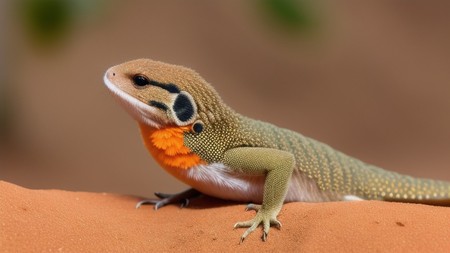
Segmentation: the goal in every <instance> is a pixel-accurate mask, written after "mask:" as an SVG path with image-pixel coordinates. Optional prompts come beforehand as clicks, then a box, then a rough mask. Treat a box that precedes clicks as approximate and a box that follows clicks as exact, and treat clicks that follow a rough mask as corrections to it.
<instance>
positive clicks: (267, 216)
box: [234, 204, 281, 243]
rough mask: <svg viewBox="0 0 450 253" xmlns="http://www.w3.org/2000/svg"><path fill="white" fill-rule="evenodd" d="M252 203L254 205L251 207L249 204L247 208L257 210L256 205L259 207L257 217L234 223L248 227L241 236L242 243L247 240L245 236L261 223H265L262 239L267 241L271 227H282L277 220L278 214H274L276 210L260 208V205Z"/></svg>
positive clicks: (238, 226) (240, 226)
mask: <svg viewBox="0 0 450 253" xmlns="http://www.w3.org/2000/svg"><path fill="white" fill-rule="evenodd" d="M250 205H252V206H251V207H250V208H249V206H247V209H252V210H255V207H256V208H258V212H257V213H256V216H255V218H253V219H251V220H248V221H243V222H238V223H236V224H235V225H234V228H248V229H247V230H246V231H245V232H244V234H243V235H242V236H241V241H240V243H242V242H243V241H244V240H245V238H246V237H247V236H248V235H249V234H250V233H251V232H253V231H254V230H255V229H256V228H257V227H258V226H259V225H261V224H262V225H263V235H262V237H261V239H262V240H263V241H266V240H267V235H268V234H269V229H270V227H271V226H274V227H276V228H278V229H280V228H281V223H280V222H279V221H278V220H277V218H276V215H274V212H270V211H266V210H264V209H262V208H260V206H259V205H253V204H250Z"/></svg>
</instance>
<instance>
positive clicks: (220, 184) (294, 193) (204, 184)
mask: <svg viewBox="0 0 450 253" xmlns="http://www.w3.org/2000/svg"><path fill="white" fill-rule="evenodd" d="M183 173H184V174H183V176H185V177H186V178H189V179H190V180H193V181H195V182H196V185H195V188H196V189H197V190H199V191H200V192H202V193H205V194H207V195H210V196H213V197H217V198H221V199H229V200H235V201H242V202H252V203H261V202H262V199H263V189H264V180H265V176H264V175H244V174H242V173H238V172H236V171H234V170H232V169H230V168H228V167H227V166H225V165H224V164H222V163H213V164H209V165H199V166H196V167H193V168H191V169H188V170H186V171H185V172H183ZM329 200H331V199H330V197H329V194H324V193H322V192H321V191H320V190H319V189H318V187H317V185H316V183H315V182H314V181H313V180H311V179H309V178H308V177H306V176H305V175H304V174H303V173H301V172H300V171H298V170H295V171H294V173H293V174H292V177H291V180H290V183H289V188H288V192H287V195H286V198H285V202H296V201H305V202H323V201H329Z"/></svg>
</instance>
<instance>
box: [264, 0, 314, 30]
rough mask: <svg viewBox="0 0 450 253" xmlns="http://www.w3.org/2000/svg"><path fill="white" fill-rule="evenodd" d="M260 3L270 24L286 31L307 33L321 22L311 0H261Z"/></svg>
mask: <svg viewBox="0 0 450 253" xmlns="http://www.w3.org/2000/svg"><path fill="white" fill-rule="evenodd" d="M258 5H259V7H260V9H261V10H262V12H261V14H263V15H264V16H265V17H267V20H268V21H269V22H271V24H269V25H271V26H275V27H276V28H278V29H281V30H283V31H286V32H291V33H300V34H307V33H309V32H311V31H312V30H313V29H317V26H318V24H319V20H318V16H317V13H316V11H317V10H316V9H315V8H314V4H313V3H312V1H311V0H259V1H258Z"/></svg>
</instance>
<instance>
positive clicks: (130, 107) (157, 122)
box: [103, 69, 166, 128]
mask: <svg viewBox="0 0 450 253" xmlns="http://www.w3.org/2000/svg"><path fill="white" fill-rule="evenodd" d="M110 73H112V72H111V71H110V69H109V70H107V71H106V73H105V75H104V77H103V81H104V83H105V85H106V87H107V88H108V90H109V91H110V92H111V93H112V94H113V95H114V97H115V98H116V99H117V100H118V101H119V102H120V103H121V104H122V106H123V107H124V108H125V110H127V111H128V112H129V113H130V114H131V115H132V117H133V118H134V119H135V120H137V121H138V122H139V123H143V124H146V125H149V126H151V127H154V128H161V127H162V126H163V125H164V123H166V122H161V121H162V120H161V118H160V117H157V116H156V115H157V114H158V109H156V108H154V107H152V106H149V105H147V104H145V103H144V102H142V101H140V100H138V99H137V98H135V97H133V96H131V95H130V94H128V93H127V92H125V91H123V90H121V89H119V88H118V87H117V85H115V84H114V82H113V81H111V80H110V77H111V76H114V74H110Z"/></svg>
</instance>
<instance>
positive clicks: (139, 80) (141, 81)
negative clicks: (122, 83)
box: [133, 74, 150, 87]
mask: <svg viewBox="0 0 450 253" xmlns="http://www.w3.org/2000/svg"><path fill="white" fill-rule="evenodd" d="M133 83H134V85H136V86H139V87H144V86H146V85H149V84H150V80H148V77H146V76H144V75H140V74H137V75H135V76H133Z"/></svg>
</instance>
